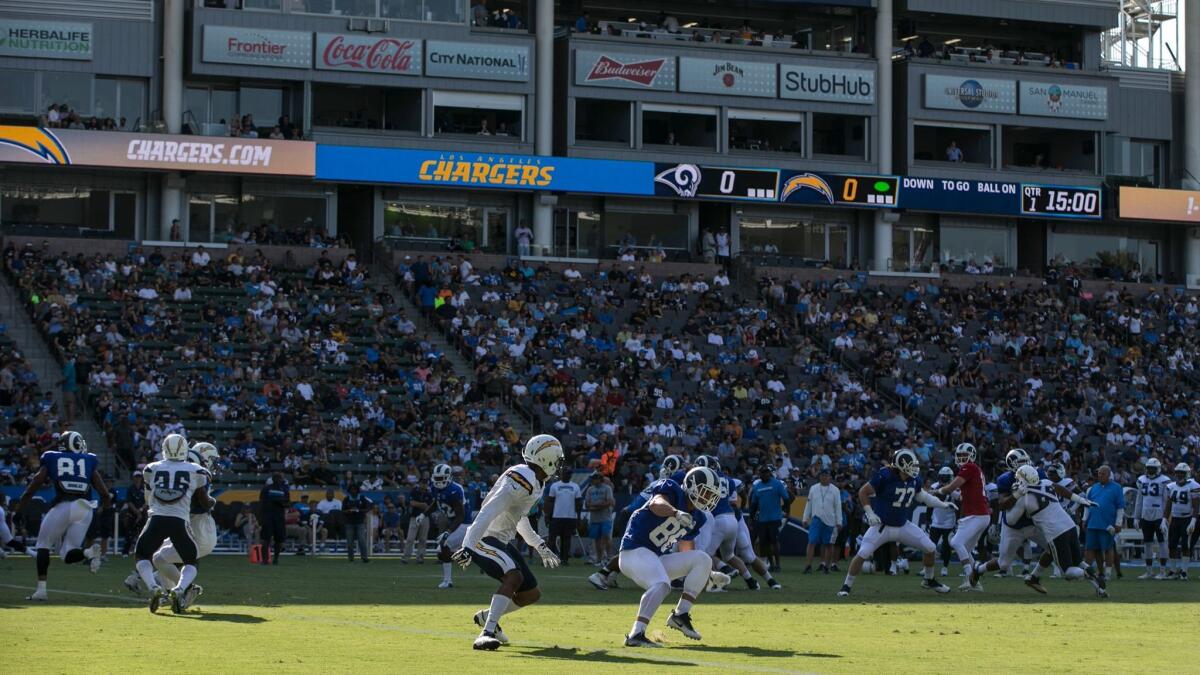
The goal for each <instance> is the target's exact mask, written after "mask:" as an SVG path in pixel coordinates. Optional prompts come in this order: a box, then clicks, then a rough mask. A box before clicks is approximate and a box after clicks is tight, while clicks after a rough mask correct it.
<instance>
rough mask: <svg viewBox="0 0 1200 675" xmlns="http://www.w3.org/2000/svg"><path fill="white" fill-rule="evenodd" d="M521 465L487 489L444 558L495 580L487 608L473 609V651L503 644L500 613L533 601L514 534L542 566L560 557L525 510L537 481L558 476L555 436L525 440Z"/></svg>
mask: <svg viewBox="0 0 1200 675" xmlns="http://www.w3.org/2000/svg"><path fill="white" fill-rule="evenodd" d="M521 458H522V459H524V460H525V463H524V464H518V465H516V466H513V467H509V468H508V469H506V470H505V471H504V473H503V474H501V476H500V479H499V480H497V481H496V484H495V485H493V486H492V489H491V490H490V491H488V494H487V497H485V498H484V500H483V504H482V505H481V506H480V508H479V514H478V515H476V516H475V522H473V523H472V524H471V526H470V527H469V528H467V533H466V535H465V536H464V537H463V545H462V548H460V549H458V550H457V551H455V552H454V555H453V556H451V557H450V559H451V562H454V563H457V564H459V565H461V566H462V567H463V568H464V569H466V568H467V567H468V566H470V564H471V563H472V562H474V563H475V564H476V565H479V567H480V568H481V569H483V571H484V572H485V573H486V574H487V575H488V576H490V577H492V578H493V579H495V580H497V581H499V582H500V587H499V588H497V589H496V592H495V593H494V594H493V595H492V604H491V606H490V607H489V608H488V609H483V610H480V611H478V612H476V613H475V624H476V625H478V626H480V627H481V628H482V630H481V632H480V633H479V637H477V638H475V643H474V645H473V647H474V648H475V649H486V650H493V649H496V648H498V647H499V646H500V645H502V644H507V643H508V637H507V636H506V635H505V634H504V631H502V630H501V629H500V617H501V616H503V615H504V614H505V613H511V612H515V611H517V610H518V609H520V608H522V607H527V606H529V605H531V604H533V603H535V602H537V601H538V599H539V598H541V596H542V591H541V589H540V588H538V583H537V579H536V578H535V577H534V576H533V572H532V571H530V569H529V566H528V565H526V564H525V558H523V557H521V554H520V552H518V551H517V547H516V546H515V545H514V544H513V543H512V540H513V537H514V536H515V535H516V534H520V535H521V538H522V539H524V540H525V543H526V544H529V547H530V548H532V549H534V550H536V551H537V553H538V556H540V557H541V559H542V565H543V566H545V567H550V568H554V567H558V566H559V564H560V562H561V561H560V560H559V559H558V556H557V555H555V554H554V551H551V550H550V547H549V546H547V545H546V542H545V541H543V540H542V538H541V537H540V536H538V533H537V530H535V529H533V525H531V524H530V523H529V511H530V509H532V508H533V506H534V504H536V503H537V500H538V498H539V497H541V495H542V483H543V482H544V481H545V480H546V479H547V478H548V477H550V476H556V475H558V466H559V464H561V463H562V459H563V448H562V443H559V441H558V439H557V438H555V437H553V436H550V435H549V434H539V435H537V436H534V437H533V438H531V439H529V442H527V443H526V444H525V450H524V451H523V452H522V453H521Z"/></svg>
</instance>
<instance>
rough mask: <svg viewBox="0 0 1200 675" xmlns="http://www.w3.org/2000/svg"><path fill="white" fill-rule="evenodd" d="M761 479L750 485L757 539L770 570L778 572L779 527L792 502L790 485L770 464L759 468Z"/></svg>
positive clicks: (755, 536) (751, 511)
mask: <svg viewBox="0 0 1200 675" xmlns="http://www.w3.org/2000/svg"><path fill="white" fill-rule="evenodd" d="M758 476H759V478H758V480H756V481H754V485H752V486H751V487H750V513H751V515H752V516H754V538H755V539H757V540H758V550H759V553H760V554H761V555H762V557H763V558H766V559H767V560H769V561H770V562H771V566H770V568H769V571H771V572H778V571H779V570H780V565H779V529H780V528H781V527H782V526H783V519H784V516H785V514H786V513H787V505H788V503H789V502H791V500H792V498H791V495H790V494H788V490H787V486H785V485H784V484H783V481H781V480H779V479H778V478H776V477H775V471H774V470H773V469H772V468H771V467H770V466H767V465H763V466H762V467H760V468H759V470H758Z"/></svg>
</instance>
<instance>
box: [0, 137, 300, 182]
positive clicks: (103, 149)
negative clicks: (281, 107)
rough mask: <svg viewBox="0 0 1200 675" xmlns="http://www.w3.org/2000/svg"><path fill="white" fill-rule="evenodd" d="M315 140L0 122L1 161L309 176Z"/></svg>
mask: <svg viewBox="0 0 1200 675" xmlns="http://www.w3.org/2000/svg"><path fill="white" fill-rule="evenodd" d="M315 148H316V144H314V143H311V142H309V141H272V140H266V139H258V138H225V137H222V136H213V137H209V136H182V135H167V134H128V133H123V132H119V131H76V130H70V129H39V128H38V127H13V126H0V163H6V162H12V163H18V164H41V165H58V166H95V167H105V168H114V169H161V170H164V171H207V172H221V173H245V174H261V175H267V176H312V175H314V174H315V173H316V151H315Z"/></svg>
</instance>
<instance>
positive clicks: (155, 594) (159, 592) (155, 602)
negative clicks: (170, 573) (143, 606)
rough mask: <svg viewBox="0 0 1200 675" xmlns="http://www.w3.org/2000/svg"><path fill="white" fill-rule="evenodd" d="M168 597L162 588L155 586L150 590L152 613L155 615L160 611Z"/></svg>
mask: <svg viewBox="0 0 1200 675" xmlns="http://www.w3.org/2000/svg"><path fill="white" fill-rule="evenodd" d="M166 595H167V593H166V591H164V590H163V589H162V586H155V587H154V588H151V589H150V613H151V614H154V613H155V612H157V611H158V606H159V605H161V604H162V601H163V598H165V597H166Z"/></svg>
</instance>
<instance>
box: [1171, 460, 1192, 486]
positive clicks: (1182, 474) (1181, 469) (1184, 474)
mask: <svg viewBox="0 0 1200 675" xmlns="http://www.w3.org/2000/svg"><path fill="white" fill-rule="evenodd" d="M1191 477H1192V467H1190V466H1188V465H1187V463H1185V462H1180V463H1178V464H1176V465H1175V480H1176V481H1178V482H1179V484H1180V485H1183V484H1184V483H1186V482H1187V480H1188V479H1189V478H1191Z"/></svg>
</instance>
